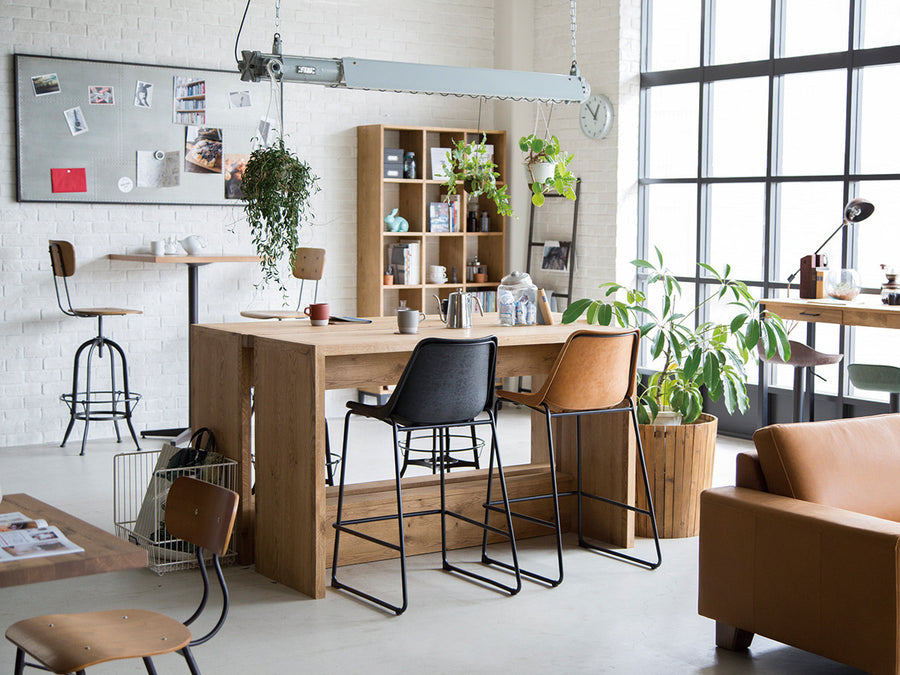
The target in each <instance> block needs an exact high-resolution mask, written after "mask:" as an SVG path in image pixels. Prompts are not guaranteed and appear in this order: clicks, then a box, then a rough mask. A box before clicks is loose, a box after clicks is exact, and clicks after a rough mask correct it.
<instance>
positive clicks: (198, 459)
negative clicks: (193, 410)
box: [166, 427, 216, 469]
mask: <svg viewBox="0 0 900 675" xmlns="http://www.w3.org/2000/svg"><path fill="white" fill-rule="evenodd" d="M215 449H216V437H215V436H214V435H213V432H212V431H210V429H209V427H201V428H199V429H197V431H195V432H194V435H193V436H191V440H190V442H189V443H188V446H187V447H186V448H179V450H178V452H176V453H175V454H174V455H173V456H172V459H170V460H169V463H168V464H166V469H185V468H189V467H192V466H200V465H202V464H203V463H205V462H206V457H207V455H209V453H210V452H214V451H215Z"/></svg>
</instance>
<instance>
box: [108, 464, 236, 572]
mask: <svg viewBox="0 0 900 675" xmlns="http://www.w3.org/2000/svg"><path fill="white" fill-rule="evenodd" d="M160 453H161V450H151V451H145V452H123V453H119V454H117V455H116V456H115V457H113V524H114V525H115V528H116V536H118V537H120V538H122V539H125V540H126V541H130V542H132V543H134V544H137V545H138V546H140V547H141V548H144V549H146V550H147V554H148V557H149V565H148V567H149V568H150V569H151V570H153V571H154V572H156V573H157V574H164V573H165V572H174V571H176V570H183V569H188V568H191V567H196V566H197V553H196V549H195V548H194V547H193V545H191V544H188V543H187V542H184V541H182V540H180V539H176V538H174V537H172V536H171V535H170V534H169V533H168V532H167V531H166V530H165V528H164V527H160V528H154V527H153V524H155V523H158V522H160V521H162V520H163V511H164V509H165V499H166V495H167V494H168V488H169V486H170V485H171V484H172V482H173V481H174V480H175V479H176V478H178V477H180V476H190V477H191V478H196V479H198V480H202V481H206V482H207V483H213V484H214V485H221V486H222V487H226V488H228V489H229V490H234V491H237V462H235V461H234V460H230V459H226V460H224V461H223V462H220V463H216V464H205V465H203V466H194V467H184V468H178V469H156V464H157V461H158V459H159V456H160ZM148 522H149V523H151V524H150V525H149V528H150V529H148ZM232 541H233V540H232ZM236 557H237V554H236V552H235V550H234V545H233V543H231V544H229V548H228V551H226V553H225V555H223V556H221V557H220V560H221V562H222V563H223V564H228V563H232V562H234V560H235V558H236Z"/></svg>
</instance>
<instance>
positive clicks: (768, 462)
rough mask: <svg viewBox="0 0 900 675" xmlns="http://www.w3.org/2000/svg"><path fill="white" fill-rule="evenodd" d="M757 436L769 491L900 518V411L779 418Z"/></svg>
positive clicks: (869, 513)
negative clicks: (842, 416) (792, 419)
mask: <svg viewBox="0 0 900 675" xmlns="http://www.w3.org/2000/svg"><path fill="white" fill-rule="evenodd" d="M753 441H754V443H755V444H756V450H757V453H758V454H759V462H760V465H761V467H762V472H763V475H764V476H765V481H766V485H767V486H768V489H769V492H772V493H774V494H778V495H782V496H785V497H793V498H795V499H802V500H804V501H808V502H815V503H817V504H824V505H827V506H833V507H836V508H840V509H846V510H848V511H855V512H857V513H864V514H867V515H870V516H875V517H878V518H886V519H888V520H894V521H900V489H898V485H900V415H877V416H873V417H857V418H853V419H842V420H829V421H827V422H809V423H804V424H773V425H770V426H768V427H764V428H762V429H759V430H758V431H757V432H756V433H755V434H753Z"/></svg>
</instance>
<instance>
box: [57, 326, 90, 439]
mask: <svg viewBox="0 0 900 675" xmlns="http://www.w3.org/2000/svg"><path fill="white" fill-rule="evenodd" d="M93 342H94V341H93V339H91V340H87V341H86V342H82V343H81V344H80V345H79V346H78V349H76V350H75V361H74V362H73V363H72V401H71V408H70V409H69V426H68V427H66V433H65V434H63V439H62V443H60V444H59V447H61V448H64V447H66V441H67V440H69V434H70V433H71V432H72V427H73V426H74V425H75V413H76V410H77V408H76V404H75V402H76V401H77V400H78V364H79V362H80V360H81V352H83V351H84V350H85V348H87V347H89V346H90V345H91V344H93Z"/></svg>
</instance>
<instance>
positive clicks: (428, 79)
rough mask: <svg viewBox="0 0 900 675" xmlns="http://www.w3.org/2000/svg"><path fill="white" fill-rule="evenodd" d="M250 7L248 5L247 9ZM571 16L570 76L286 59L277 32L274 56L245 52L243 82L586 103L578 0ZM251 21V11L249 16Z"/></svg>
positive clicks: (241, 62)
mask: <svg viewBox="0 0 900 675" xmlns="http://www.w3.org/2000/svg"><path fill="white" fill-rule="evenodd" d="M249 6H250V2H249V0H248V2H247V7H248V8H249ZM276 11H277V9H276ZM570 13H571V19H572V20H571V31H572V66H571V68H570V71H569V74H568V75H558V74H553V73H535V72H528V71H520V70H497V69H490V68H466V67H462V66H440V65H429V64H423V63H403V62H398V61H376V60H372V59H359V58H353V57H343V58H320V57H313V56H285V55H283V54H282V53H281V36H280V35H279V34H278V33H277V32H276V34H275V39H274V41H273V47H272V53H262V52H259V51H248V50H243V51H242V52H241V55H242V58H239V59H237V61H238V68H239V70H240V73H241V79H242V80H244V81H252V82H257V81H259V80H261V79H264V78H266V77H270V76H271V75H273V74H274V76H275V77H276V78H278V79H280V80H281V81H282V82H301V83H305V84H321V85H324V86H327V87H341V88H346V89H370V90H376V91H394V92H407V93H413V94H441V95H445V96H448V95H449V96H473V97H476V98H490V99H505V100H515V101H544V102H554V103H580V102H581V101H583V100H584V99H586V98H587V97H588V96H589V95H590V93H591V87H590V85H589V84H588V83H587V81H586V80H585V79H584V78H583V77H581V74H580V73H579V71H578V63H577V61H576V58H575V29H576V23H575V0H570ZM246 15H247V11H246V9H245V10H244V16H245V17H246ZM241 26H243V20H242V21H241ZM238 36H240V31H238ZM235 51H237V49H235ZM235 56H237V55H235Z"/></svg>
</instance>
